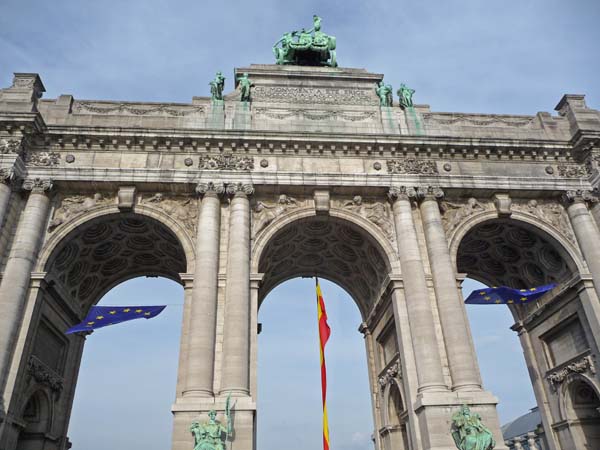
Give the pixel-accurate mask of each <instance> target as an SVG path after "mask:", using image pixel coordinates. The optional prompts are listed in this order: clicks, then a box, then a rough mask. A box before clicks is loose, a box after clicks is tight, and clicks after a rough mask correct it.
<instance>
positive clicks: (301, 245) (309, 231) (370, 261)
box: [259, 217, 389, 314]
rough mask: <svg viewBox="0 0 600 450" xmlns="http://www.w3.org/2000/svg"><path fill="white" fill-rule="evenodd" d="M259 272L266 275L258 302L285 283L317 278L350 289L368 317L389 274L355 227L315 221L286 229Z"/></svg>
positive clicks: (374, 245)
mask: <svg viewBox="0 0 600 450" xmlns="http://www.w3.org/2000/svg"><path fill="white" fill-rule="evenodd" d="M259 271H260V272H261V273H265V274H266V275H265V279H264V281H263V284H262V286H261V290H260V293H259V301H262V300H263V298H264V296H265V295H266V294H267V293H268V292H269V291H271V289H273V288H274V287H275V286H276V285H278V284H279V283H281V282H283V281H285V280H288V279H290V278H294V277H298V276H315V275H318V276H321V277H323V278H327V279H329V280H332V281H334V282H336V283H338V284H339V285H340V286H341V287H343V288H344V289H346V290H347V291H348V292H349V293H350V295H352V297H353V298H354V299H355V301H356V302H357V304H358V306H359V309H360V310H361V312H362V313H363V314H365V313H366V312H367V311H368V310H369V307H370V305H371V304H372V302H373V301H374V300H375V296H376V295H378V293H379V291H380V289H381V287H382V283H383V281H384V279H385V278H386V276H387V274H388V272H389V269H388V267H387V265H386V262H385V258H384V253H383V250H381V248H380V247H379V245H378V244H377V243H376V242H375V241H374V239H373V238H371V237H370V236H369V235H368V234H367V233H366V232H365V231H363V230H361V229H360V228H358V227H357V226H356V225H354V224H352V223H350V222H347V221H344V220H340V219H335V218H332V217H311V218H307V219H302V220H298V221H296V222H293V223H291V224H288V225H286V226H285V227H284V228H282V229H281V230H280V231H278V232H277V233H276V234H275V235H274V236H273V237H272V238H271V240H270V241H269V243H268V245H267V247H266V248H265V250H264V251H263V254H262V256H261V260H260V263H259Z"/></svg>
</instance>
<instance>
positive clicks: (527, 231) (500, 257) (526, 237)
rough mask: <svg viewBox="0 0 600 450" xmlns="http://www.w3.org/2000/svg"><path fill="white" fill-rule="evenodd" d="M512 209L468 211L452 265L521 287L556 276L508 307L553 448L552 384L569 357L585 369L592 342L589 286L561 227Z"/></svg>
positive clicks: (556, 400) (555, 410)
mask: <svg viewBox="0 0 600 450" xmlns="http://www.w3.org/2000/svg"><path fill="white" fill-rule="evenodd" d="M515 216H516V217H511V218H507V217H504V218H497V217H496V218H492V217H490V215H489V214H486V213H483V214H480V215H475V216H474V217H472V218H470V219H469V220H467V221H465V222H464V223H463V224H462V229H459V230H458V232H457V233H456V234H455V235H454V238H455V240H454V241H453V243H452V246H451V247H452V248H453V249H454V251H455V254H454V256H455V261H456V267H457V272H459V273H464V274H466V276H467V277H469V278H473V279H476V280H478V281H481V282H483V283H484V284H487V285H488V286H500V285H504V286H510V287H513V288H517V289H527V288H530V287H532V286H539V285H543V284H549V283H555V284H557V286H558V287H557V288H556V289H554V290H553V291H551V292H550V293H549V294H547V295H546V296H544V297H543V298H542V299H540V300H538V301H537V302H534V303H529V304H524V305H519V304H518V302H516V303H515V304H511V305H508V307H509V309H510V312H511V313H512V316H513V317H514V320H515V324H514V325H513V327H512V329H513V330H515V331H516V332H517V333H518V334H519V338H520V341H521V345H522V347H523V352H524V355H525V360H526V363H527V366H528V368H529V373H530V377H531V383H532V385H533V390H534V393H535V397H536V402H537V404H538V407H539V410H540V413H541V416H542V423H543V426H544V430H545V434H546V437H547V439H548V440H549V443H550V445H551V448H561V447H559V445H563V446H564V445H565V444H564V442H563V443H562V444H560V443H559V442H560V433H558V434H555V433H554V432H553V429H557V427H559V426H558V425H557V424H559V423H560V422H561V421H562V419H561V414H560V412H559V411H560V409H561V408H560V404H561V402H562V400H561V399H560V395H559V393H560V389H559V388H558V385H559V384H560V383H561V382H562V377H563V376H564V375H561V374H565V375H566V373H565V372H564V371H565V370H567V373H568V371H569V370H570V369H565V367H569V365H570V364H575V365H576V366H577V367H581V369H577V370H581V371H582V372H585V371H587V370H589V368H588V366H586V363H585V361H587V359H585V358H586V357H585V355H586V353H587V352H589V351H590V348H592V347H593V346H594V344H593V340H594V339H593V337H592V336H593V334H592V333H591V329H590V324H589V323H588V322H587V320H586V318H585V312H584V311H585V309H586V306H585V303H586V302H587V301H588V300H587V295H590V294H591V295H592V296H593V295H594V294H593V293H591V291H593V288H592V289H591V290H590V287H591V286H589V285H588V286H587V290H588V293H587V294H586V293H585V292H582V289H583V291H585V290H586V288H584V285H583V283H582V277H581V275H582V271H583V270H585V269H584V267H585V266H584V265H583V264H582V263H581V260H580V257H579V255H578V254H576V253H574V252H573V251H572V248H571V247H570V244H571V242H572V241H570V240H569V237H568V234H567V233H560V232H557V231H556V230H555V229H554V228H553V227H552V225H551V224H548V223H544V222H543V221H539V222H538V220H536V219H533V218H530V217H527V216H524V215H520V214H518V213H517V214H515ZM459 228H461V227H459ZM565 238H566V239H565ZM572 238H573V236H572V235H571V239H572ZM578 292H579V293H578ZM575 340H576V341H577V342H578V344H577V345H575ZM567 341H568V342H571V344H570V345H568V346H566V347H565V346H564V344H563V343H564V342H567ZM581 352H584V353H583V354H582V353H581ZM582 357H583V358H584V360H583V361H584V362H583V363H581V362H580V360H581V358H582ZM571 367H574V366H571ZM592 369H593V368H592ZM559 428H560V427H559ZM559 428H558V429H559ZM567 447H568V446H567ZM567 447H563V448H567Z"/></svg>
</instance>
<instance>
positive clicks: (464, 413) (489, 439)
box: [452, 405, 496, 450]
mask: <svg viewBox="0 0 600 450" xmlns="http://www.w3.org/2000/svg"><path fill="white" fill-rule="evenodd" d="M452 438H453V439H454V443H455V444H456V448H458V449H459V450H492V449H493V448H494V446H495V445H496V441H495V440H494V436H492V432H491V431H490V430H489V429H488V428H487V427H486V426H485V425H483V424H482V423H481V416H480V415H479V414H477V413H473V414H471V410H470V409H469V407H468V406H467V405H463V406H461V407H460V409H459V410H458V411H457V412H456V413H454V414H453V415H452Z"/></svg>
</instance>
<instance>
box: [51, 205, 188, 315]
mask: <svg viewBox="0 0 600 450" xmlns="http://www.w3.org/2000/svg"><path fill="white" fill-rule="evenodd" d="M57 239H58V238H57ZM48 244H49V245H48V246H47V249H46V250H47V254H48V255H47V258H46V259H45V261H44V266H43V270H44V271H45V272H47V276H46V279H47V280H53V281H54V282H56V283H58V284H59V285H60V286H61V287H62V289H63V290H64V291H65V292H67V293H68V294H69V295H70V296H71V298H72V299H73V300H74V301H76V302H77V304H78V306H79V307H81V309H82V311H83V312H85V311H87V309H88V308H89V306H91V305H93V304H94V303H96V302H97V301H98V300H99V299H100V298H101V297H102V295H104V294H105V293H106V292H107V291H108V290H110V289H111V288H112V287H114V286H115V285H117V284H119V283H121V282H123V281H125V280H128V279H130V278H134V277H137V276H164V277H166V278H170V279H172V280H174V281H177V282H180V281H181V280H180V276H179V274H180V273H185V272H187V269H188V268H187V255H186V253H188V252H186V249H185V248H184V246H183V245H182V243H181V240H180V239H179V238H178V236H177V235H176V234H175V233H174V232H173V231H172V229H171V228H170V227H168V226H167V225H165V224H164V223H163V222H162V221H159V220H157V219H156V218H154V217H151V216H150V215H146V214H139V213H132V212H131V213H113V214H106V215H99V216H96V217H93V218H87V220H84V221H83V222H82V223H77V224H72V227H71V229H70V230H69V231H68V232H67V233H63V236H61V237H60V239H59V240H58V242H52V243H51V242H49V243H48ZM51 244H54V245H51ZM43 256H46V255H43ZM192 258H193V255H192Z"/></svg>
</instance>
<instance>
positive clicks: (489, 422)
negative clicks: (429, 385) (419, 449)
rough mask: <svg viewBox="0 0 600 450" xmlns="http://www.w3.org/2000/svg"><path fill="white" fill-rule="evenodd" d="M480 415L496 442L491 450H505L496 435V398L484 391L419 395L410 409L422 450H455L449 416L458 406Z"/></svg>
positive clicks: (498, 433) (497, 422) (499, 435)
mask: <svg viewBox="0 0 600 450" xmlns="http://www.w3.org/2000/svg"><path fill="white" fill-rule="evenodd" d="M465 404H466V405H468V406H469V408H471V411H473V412H476V413H478V414H479V415H480V416H481V420H482V422H483V424H484V425H485V426H486V427H488V428H489V429H490V431H491V432H492V434H493V435H494V439H495V440H496V446H495V447H494V449H495V450H508V447H506V446H505V445H504V438H503V437H502V433H501V432H500V422H499V420H498V413H497V411H496V405H497V404H498V399H497V398H496V397H495V396H494V395H492V393H491V392H488V391H482V390H479V391H454V392H433V391H428V392H422V393H420V394H418V395H417V401H416V402H415V404H414V409H415V412H416V414H417V421H418V427H419V434H420V435H421V442H422V445H423V450H456V445H455V444H454V440H453V439H452V434H451V431H450V430H451V426H452V415H453V414H454V413H455V412H457V411H458V409H459V408H460V407H461V406H462V405H465Z"/></svg>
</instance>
